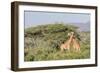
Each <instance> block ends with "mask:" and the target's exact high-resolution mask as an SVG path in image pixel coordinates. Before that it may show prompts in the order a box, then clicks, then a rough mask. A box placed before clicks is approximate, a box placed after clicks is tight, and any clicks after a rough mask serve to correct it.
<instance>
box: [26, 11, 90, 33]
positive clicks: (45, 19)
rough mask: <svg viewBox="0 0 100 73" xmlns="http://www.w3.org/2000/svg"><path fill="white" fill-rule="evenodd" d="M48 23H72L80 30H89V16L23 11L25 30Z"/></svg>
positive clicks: (85, 14)
mask: <svg viewBox="0 0 100 73" xmlns="http://www.w3.org/2000/svg"><path fill="white" fill-rule="evenodd" d="M49 23H65V24H67V23H73V24H74V25H76V26H78V27H80V29H81V30H87V31H88V30H89V29H90V14H87V13H67V12H43V11H42V12H39V11H24V25H25V28H27V27H31V26H36V25H43V24H49Z"/></svg>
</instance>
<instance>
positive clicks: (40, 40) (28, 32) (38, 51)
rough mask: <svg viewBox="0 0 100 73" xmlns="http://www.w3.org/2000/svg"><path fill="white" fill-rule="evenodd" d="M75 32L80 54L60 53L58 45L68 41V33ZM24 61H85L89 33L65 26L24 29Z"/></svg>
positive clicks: (52, 25) (87, 52)
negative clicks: (79, 45)
mask: <svg viewBox="0 0 100 73" xmlns="http://www.w3.org/2000/svg"><path fill="white" fill-rule="evenodd" d="M71 31H73V32H75V36H76V37H77V39H78V41H79V42H80V44H81V52H79V53H77V52H74V51H73V50H71V52H68V51H64V52H61V51H60V47H59V46H60V45H61V44H62V43H63V42H65V41H66V40H67V39H68V32H71ZM24 36H25V46H24V48H25V61H42V60H63V59H85V58H89V57H90V41H89V40H90V33H89V32H82V31H81V32H80V31H78V27H76V26H74V25H65V24H46V25H38V26H35V27H30V28H25V34H24Z"/></svg>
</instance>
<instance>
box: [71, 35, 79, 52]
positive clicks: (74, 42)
mask: <svg viewBox="0 0 100 73" xmlns="http://www.w3.org/2000/svg"><path fill="white" fill-rule="evenodd" d="M72 44H73V45H72V46H73V49H74V50H76V51H80V43H79V42H78V41H77V39H76V38H75V36H74V37H73V39H72Z"/></svg>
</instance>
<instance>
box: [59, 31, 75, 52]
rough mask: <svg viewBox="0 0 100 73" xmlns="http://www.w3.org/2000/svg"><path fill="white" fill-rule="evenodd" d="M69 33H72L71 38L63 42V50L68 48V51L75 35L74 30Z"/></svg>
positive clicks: (61, 47) (61, 46)
mask: <svg viewBox="0 0 100 73" xmlns="http://www.w3.org/2000/svg"><path fill="white" fill-rule="evenodd" d="M68 35H70V37H69V39H68V40H67V41H66V42H65V43H63V44H61V45H60V49H61V51H63V50H66V49H67V50H68V51H69V50H70V47H71V42H72V39H73V36H74V32H71V33H70V34H68Z"/></svg>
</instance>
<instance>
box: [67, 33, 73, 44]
mask: <svg viewBox="0 0 100 73" xmlns="http://www.w3.org/2000/svg"><path fill="white" fill-rule="evenodd" d="M72 39H73V35H71V36H70V38H69V39H68V41H66V42H65V44H67V43H71V41H72Z"/></svg>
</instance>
